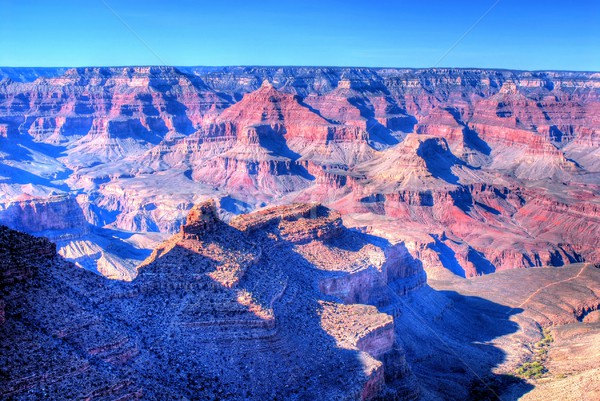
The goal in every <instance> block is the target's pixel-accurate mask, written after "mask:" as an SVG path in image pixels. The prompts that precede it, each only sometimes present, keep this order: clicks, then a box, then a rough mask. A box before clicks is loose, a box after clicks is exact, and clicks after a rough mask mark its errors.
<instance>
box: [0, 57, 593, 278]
mask: <svg viewBox="0 0 600 401" xmlns="http://www.w3.org/2000/svg"><path fill="white" fill-rule="evenodd" d="M0 78H1V81H0V223H3V224H6V225H8V226H9V227H11V228H14V229H18V230H22V231H25V232H28V233H33V234H39V235H45V236H47V237H49V238H51V239H52V240H53V241H55V242H56V243H57V244H58V245H59V253H60V254H61V255H62V256H64V257H66V258H67V259H69V260H71V261H74V262H75V263H76V264H78V265H79V266H81V267H84V268H87V269H89V270H93V271H96V272H99V273H101V274H103V275H106V276H108V277H111V278H118V279H124V280H131V279H133V278H134V277H135V274H136V266H137V265H138V264H139V263H140V262H141V261H142V260H143V259H144V258H145V257H146V256H148V254H149V253H150V251H151V250H152V249H153V248H154V247H155V246H156V245H157V244H158V243H160V242H161V241H163V240H164V239H166V238H168V236H169V235H171V234H173V233H174V232H176V231H177V230H178V228H179V226H180V224H181V223H182V221H183V220H184V219H185V216H186V214H187V212H188V211H189V210H190V209H191V207H192V206H193V205H194V204H196V203H198V202H201V201H203V200H206V199H216V200H217V204H218V209H219V214H220V215H221V216H222V217H223V218H225V220H228V219H230V218H233V217H234V216H235V215H238V214H240V213H247V212H250V211H253V210H256V209H259V208H261V207H264V206H266V205H274V204H289V203H294V202H320V203H322V204H324V205H326V206H328V207H330V208H332V209H334V210H336V211H337V212H339V213H340V214H341V215H342V218H343V219H344V221H345V223H346V224H347V225H349V226H352V227H355V228H357V229H360V230H363V231H365V232H371V233H374V235H379V236H383V237H385V238H387V239H389V240H391V241H392V242H404V243H405V244H407V246H409V247H410V248H411V250H412V252H413V255H414V256H417V253H418V254H424V255H423V256H421V257H423V258H426V259H427V261H428V263H427V264H426V266H425V268H426V269H428V268H429V266H430V265H431V266H433V267H434V266H439V265H442V266H445V267H446V268H448V269H450V270H452V271H453V272H455V273H456V274H459V275H460V276H463V277H472V276H476V275H481V274H487V273H490V272H494V271H497V270H504V269H509V268H515V267H533V266H547V265H551V266H560V265H565V264H568V263H575V262H584V261H588V262H596V261H598V258H599V256H600V255H599V254H598V249H597V246H596V245H597V242H598V241H597V240H598V238H600V231H599V227H600V225H599V222H600V217H599V211H600V205H599V201H598V199H599V198H598V191H599V183H600V178H599V177H600V176H599V174H600V159H599V158H598V156H599V153H598V146H599V143H600V121H599V119H598V115H600V100H599V99H600V98H599V96H600V76H599V75H598V73H585V72H552V71H547V72H525V71H506V70H477V69H374V68H370V69H369V68H324V67H289V68H288V67H285V68H283V67H282V68H277V67H220V68H217V67H214V68H213V67H210V68H209V67H181V68H176V67H118V68H117V67H115V68H73V69H38V70H35V69H23V70H22V71H21V70H19V69H9V68H5V69H2V70H1V71H0Z"/></svg>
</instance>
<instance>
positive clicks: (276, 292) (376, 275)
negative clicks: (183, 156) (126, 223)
mask: <svg viewBox="0 0 600 401" xmlns="http://www.w3.org/2000/svg"><path fill="white" fill-rule="evenodd" d="M1 230H2V235H1V237H0V238H1V239H2V241H3V246H4V245H5V244H11V247H10V248H6V249H8V254H7V255H2V256H5V257H6V258H5V259H4V260H8V261H10V262H9V263H7V264H3V265H2V287H3V288H4V290H3V291H4V292H3V300H4V304H3V305H2V306H3V308H2V311H3V312H4V315H3V316H4V317H3V320H2V322H3V323H2V325H1V326H0V330H2V331H3V332H4V334H6V335H2V336H1V338H2V343H1V346H2V347H3V348H4V349H5V350H6V351H7V352H3V353H2V357H1V359H0V362H1V363H2V366H3V368H2V369H3V371H5V372H10V375H9V376H7V377H5V378H3V379H2V380H3V381H4V383H5V385H3V387H2V388H3V390H2V391H3V395H4V396H9V397H16V398H19V399H27V397H28V396H29V395H30V396H32V397H36V396H40V395H41V394H44V396H48V397H53V396H54V395H58V394H61V396H69V397H74V398H77V397H82V396H87V397H88V398H89V399H104V398H105V397H106V398H113V397H117V396H119V397H130V398H139V397H143V398H144V399H164V397H166V396H169V397H173V398H179V397H181V396H183V397H188V398H189V397H200V398H202V399H265V398H266V399H271V398H273V397H275V396H276V395H278V396H284V397H287V396H295V397H300V398H303V397H308V398H314V397H318V398H320V399H340V398H345V399H373V398H374V397H377V396H384V395H385V394H387V396H395V397H408V398H415V397H417V396H418V394H419V389H418V385H417V384H416V382H415V380H414V377H413V376H412V373H411V371H410V368H409V366H408V364H407V363H406V361H405V359H404V354H403V351H402V348H401V347H400V346H399V344H398V343H397V342H396V334H395V325H394V313H396V312H395V311H396V308H397V301H395V299H396V297H398V296H402V294H406V293H408V292H410V291H414V290H416V289H418V288H421V287H422V286H423V285H424V284H425V275H424V272H423V270H422V267H421V265H420V264H419V263H417V262H416V261H414V260H413V259H412V258H411V257H410V255H409V254H408V253H407V252H406V251H405V250H404V251H403V248H402V245H401V244H398V245H392V244H389V243H388V242H387V241H384V240H381V239H377V238H371V237H370V236H367V235H364V234H361V233H358V232H354V231H351V230H348V229H347V228H345V227H344V226H343V224H342V222H341V219H340V217H339V215H338V214H337V213H335V212H333V211H331V210H329V209H327V208H326V207H323V206H321V205H320V204H296V205H291V206H282V207H274V208H268V209H265V210H262V211H259V212H256V213H253V214H249V215H243V216H239V217H237V218H236V219H234V220H232V222H231V223H230V224H226V223H224V222H222V221H221V220H220V219H219V218H218V217H217V215H216V208H215V203H214V201H207V202H204V203H200V204H198V205H196V206H195V207H194V208H192V210H191V211H190V213H189V215H188V218H187V222H186V224H184V225H182V227H181V229H180V231H179V233H177V234H175V235H174V236H173V237H172V238H170V239H169V240H167V241H165V242H164V243H163V244H162V245H160V246H159V247H157V249H156V250H155V251H154V252H153V253H152V255H151V256H150V257H148V258H147V259H146V260H145V261H144V263H142V264H141V265H140V267H139V273H138V276H137V278H136V279H135V280H133V281H132V282H130V283H126V282H118V281H109V280H106V279H105V278H102V277H99V276H97V275H93V274H91V273H88V272H85V271H81V270H77V269H74V268H73V267H72V266H69V265H68V264H66V263H64V262H63V261H62V260H61V259H60V258H59V257H57V256H56V254H55V248H54V247H53V246H52V244H51V243H49V242H48V241H47V240H44V239H37V238H35V237H31V236H28V235H25V234H21V233H18V232H15V231H12V230H10V229H7V228H5V227H2V228H1ZM25 247H27V248H29V249H30V250H31V252H32V256H26V255H27V254H26V253H25V252H24V248H25ZM2 249H4V248H2ZM38 249H39V251H38ZM37 254H39V255H40V256H39V258H37V259H36V257H34V256H33V255H37ZM36 327H39V328H40V329H41V330H38V329H37V328H36ZM96 333H103V334H102V335H101V336H97V334H96ZM18 338H21V339H22V340H18V341H17V339H18ZM27 338H29V339H27ZM33 344H38V345H37V346H35V347H33ZM159 344H160V346H158V345H159ZM40 347H41V348H40ZM47 347H51V349H52V350H53V351H52V352H51V355H48V357H50V358H57V357H59V356H60V360H61V361H60V362H59V363H58V364H56V365H55V366H54V367H53V368H52V369H50V370H47V367H49V366H50V365H49V364H50V360H48V361H45V360H44V359H43V358H42V359H38V358H39V356H38V353H43V352H44V350H45V349H48V348H47ZM23 352H24V353H23ZM39 355H41V354H39ZM20 369H23V372H25V371H30V372H35V373H34V374H33V375H31V374H29V376H27V379H26V378H25V376H24V373H23V374H20V373H19V372H20V371H21V370H20ZM158 371H160V372H161V373H160V374H158V375H157V374H156V372H158ZM67 372H68V373H67ZM124 377H127V378H128V379H127V380H123V378H124ZM100 383H102V384H100ZM41 392H43V393H41Z"/></svg>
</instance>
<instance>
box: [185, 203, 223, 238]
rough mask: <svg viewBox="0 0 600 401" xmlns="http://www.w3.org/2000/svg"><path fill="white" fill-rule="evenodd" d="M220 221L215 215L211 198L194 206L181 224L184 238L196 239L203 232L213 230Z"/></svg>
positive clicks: (215, 211)
mask: <svg viewBox="0 0 600 401" xmlns="http://www.w3.org/2000/svg"><path fill="white" fill-rule="evenodd" d="M220 222H221V221H220V220H219V217H218V216H217V210H216V206H215V202H214V201H213V200H212V199H211V200H208V201H205V202H202V203H199V204H197V205H196V206H194V207H193V208H192V209H191V210H190V212H189V213H188V215H187V218H186V222H185V224H183V225H182V226H181V233H182V234H183V237H184V239H197V238H200V237H201V236H202V235H203V234H204V233H206V232H210V231H214V230H215V228H216V227H217V225H218V224H219V223H220Z"/></svg>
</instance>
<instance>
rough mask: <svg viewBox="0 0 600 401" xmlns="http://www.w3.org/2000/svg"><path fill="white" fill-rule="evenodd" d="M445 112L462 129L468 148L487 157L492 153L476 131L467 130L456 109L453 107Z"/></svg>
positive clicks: (467, 127)
mask: <svg viewBox="0 0 600 401" xmlns="http://www.w3.org/2000/svg"><path fill="white" fill-rule="evenodd" d="M445 110H446V111H447V112H448V113H450V114H451V115H452V117H454V120H455V121H456V122H457V123H458V124H459V125H461V126H462V127H463V134H464V136H465V140H466V143H467V145H469V147H471V148H472V149H474V150H476V151H478V152H481V153H483V154H484V155H486V156H489V155H490V154H491V153H492V148H490V146H489V145H488V144H487V142H485V141H484V140H483V139H481V138H480V137H479V134H478V133H477V132H476V131H474V130H472V129H471V128H469V126H468V125H467V124H466V123H465V122H464V121H463V120H462V117H461V115H460V112H459V111H458V110H457V109H455V108H453V107H447V108H446V109H445Z"/></svg>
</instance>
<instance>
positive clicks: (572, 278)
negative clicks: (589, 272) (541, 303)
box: [517, 263, 590, 308]
mask: <svg viewBox="0 0 600 401" xmlns="http://www.w3.org/2000/svg"><path fill="white" fill-rule="evenodd" d="M589 265H590V263H586V264H584V265H583V267H582V268H581V269H580V270H579V273H577V274H576V275H575V276H573V277H570V278H567V279H564V280H560V281H555V282H553V283H549V284H546V285H545V286H543V287H540V288H538V289H537V290H535V291H534V292H533V293H532V294H531V295H529V296H528V297H527V299H526V300H525V301H523V302H521V304H520V305H519V306H517V308H522V307H523V306H525V305H526V304H527V303H528V302H529V301H531V299H532V298H533V297H535V296H536V295H538V294H539V293H540V292H542V291H544V290H545V289H547V288H550V287H552V286H553V285H557V284H561V283H566V282H567V281H571V280H575V279H576V278H578V277H579V276H581V273H583V271H584V270H585V269H586V268H587V267H588V266H589Z"/></svg>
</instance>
